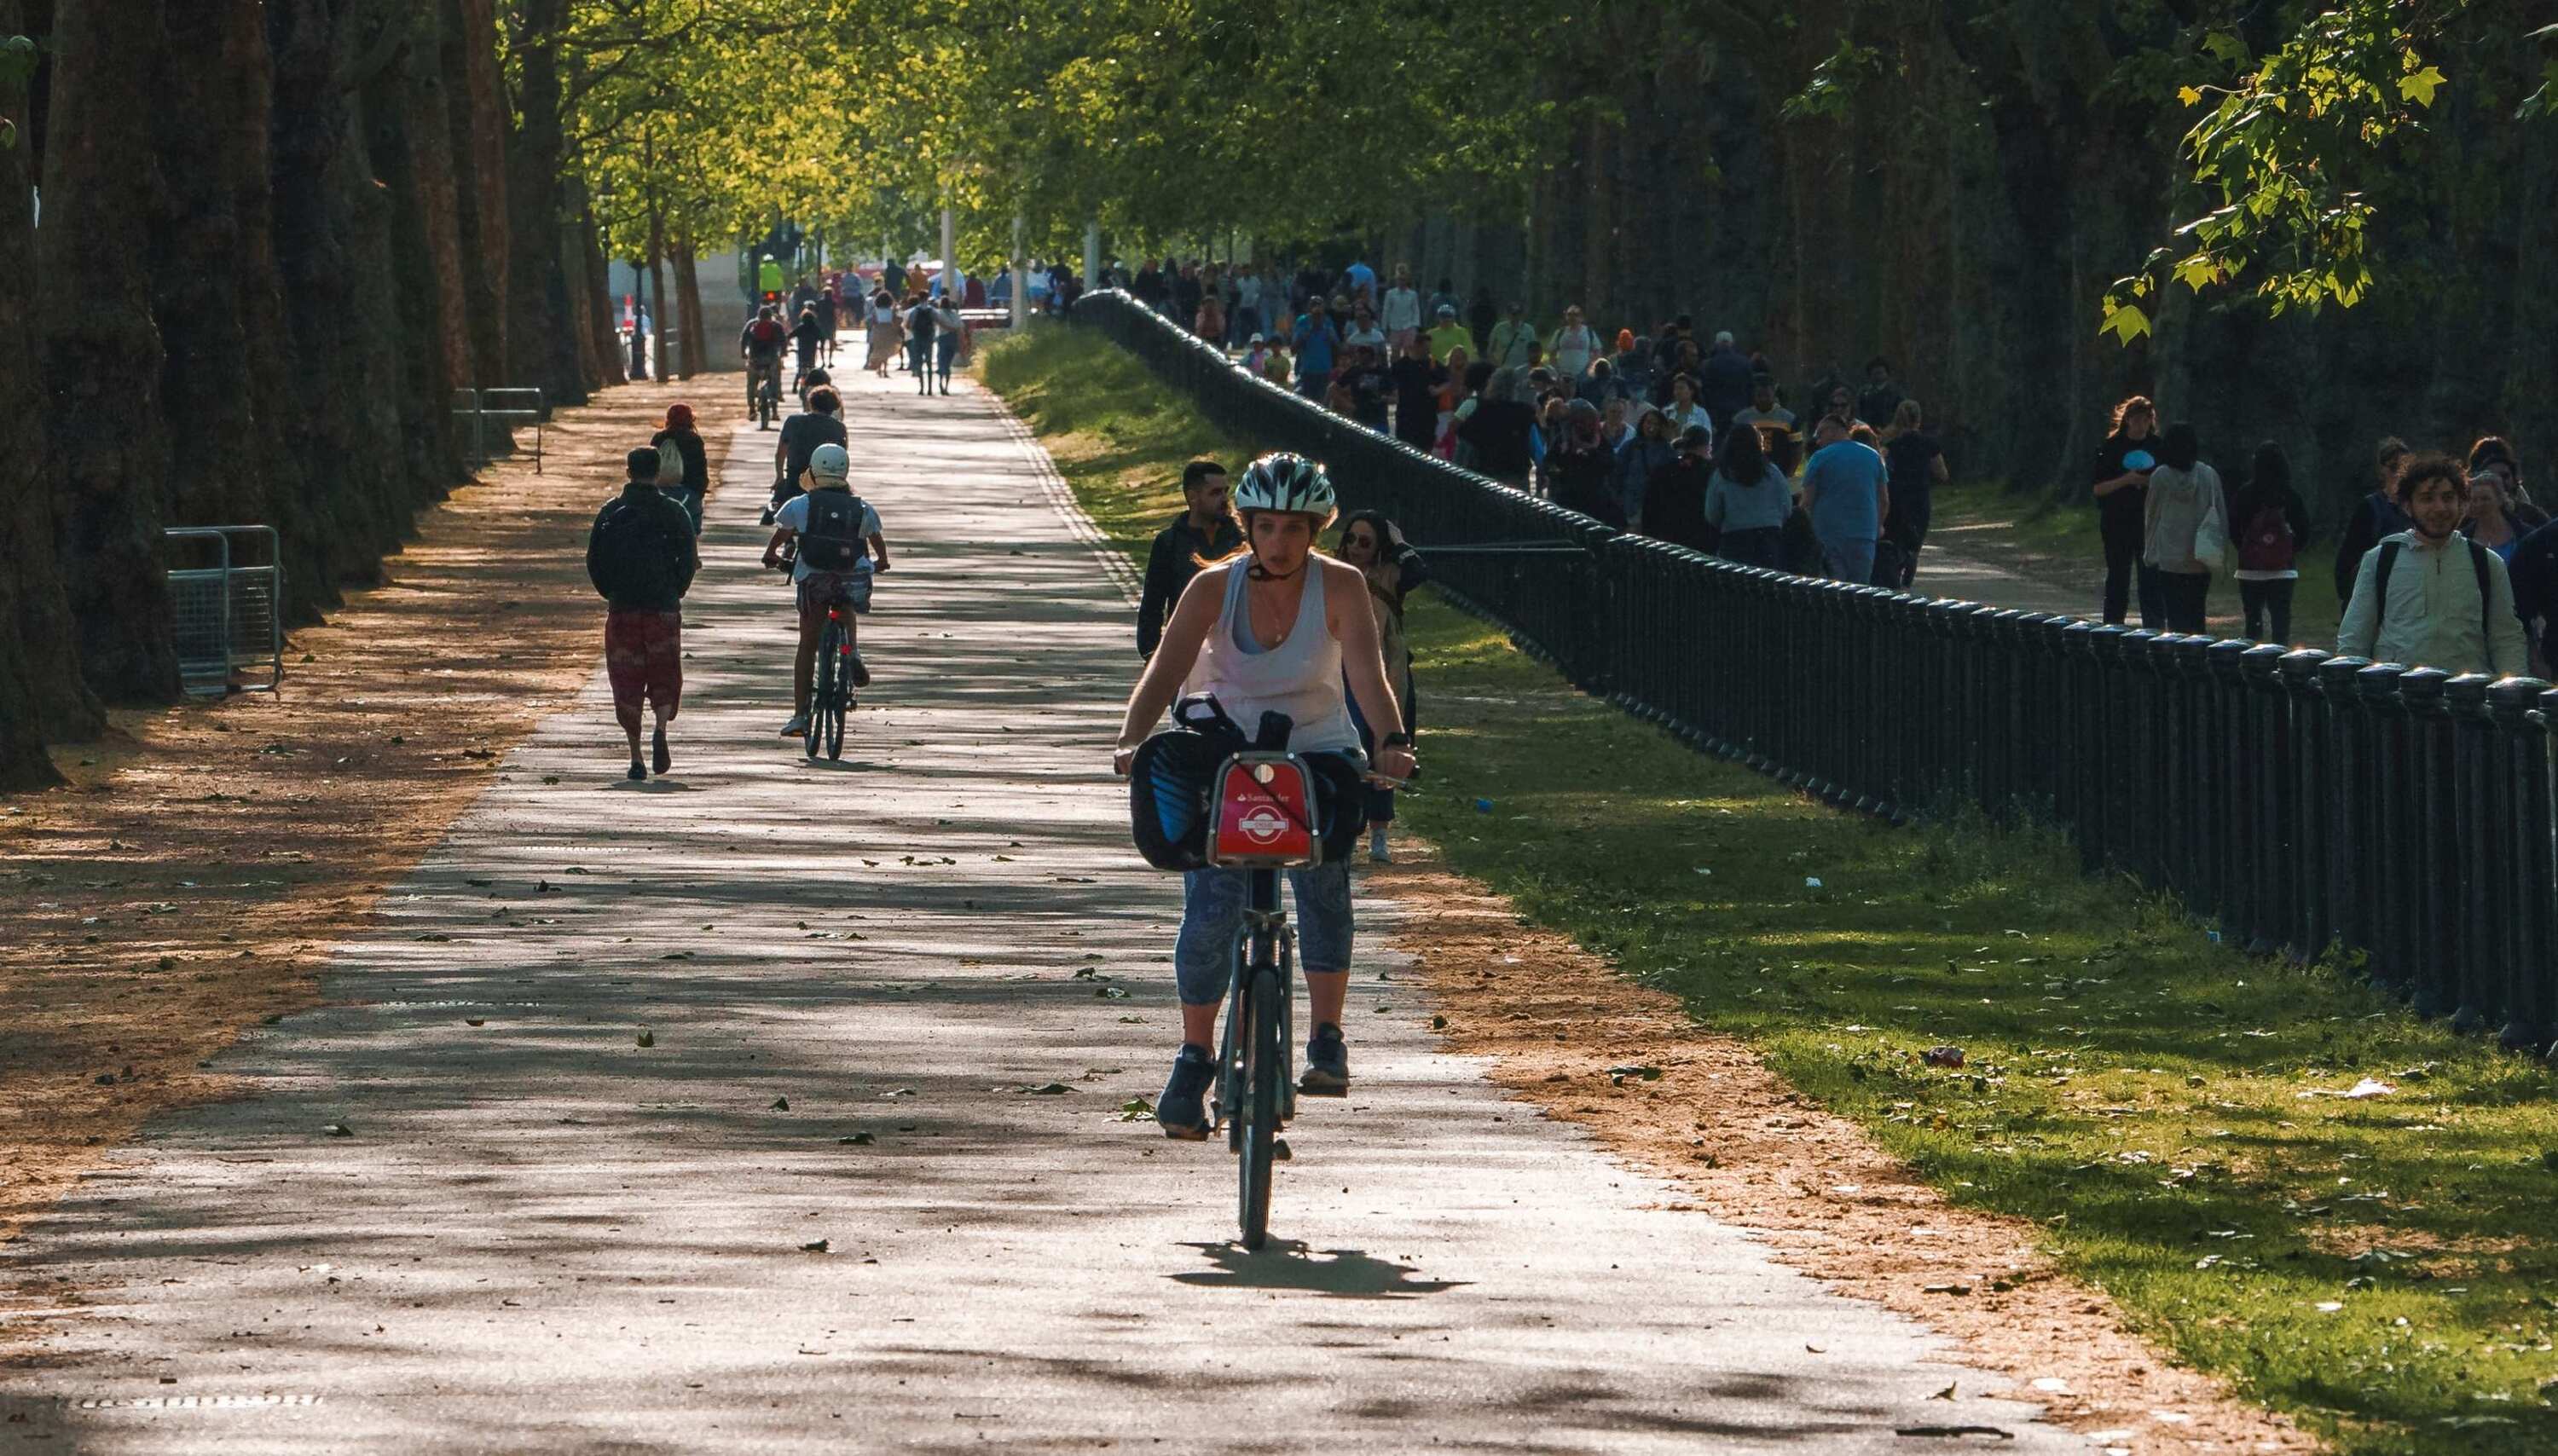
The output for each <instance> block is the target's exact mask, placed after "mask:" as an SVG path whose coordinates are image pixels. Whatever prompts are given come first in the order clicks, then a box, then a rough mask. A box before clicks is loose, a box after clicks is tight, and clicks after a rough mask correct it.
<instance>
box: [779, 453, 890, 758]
mask: <svg viewBox="0 0 2558 1456" xmlns="http://www.w3.org/2000/svg"><path fill="white" fill-rule="evenodd" d="M852 474H853V458H852V457H851V456H850V455H848V454H846V453H845V451H844V448H843V447H842V446H840V445H821V446H818V447H817V449H816V450H815V452H813V453H812V454H811V455H810V456H809V457H808V482H809V485H810V487H811V488H810V489H809V491H808V492H807V493H806V494H804V495H795V496H792V497H791V498H790V499H789V500H788V501H787V502H785V503H784V504H783V505H782V509H781V510H779V511H777V512H775V513H774V516H773V527H774V530H773V539H772V540H771V541H769V542H767V543H766V544H765V547H764V564H765V565H766V566H768V567H778V566H780V565H782V547H783V546H785V545H787V544H789V543H790V542H792V541H794V540H795V541H797V542H798V543H799V550H798V558H797V560H795V561H793V562H792V563H791V565H790V582H791V586H792V591H793V595H794V596H796V597H797V600H798V607H799V650H798V653H797V655H796V656H794V657H793V658H792V659H791V662H790V702H791V713H790V722H789V723H788V724H786V725H784V726H783V728H782V736H783V737H785V738H796V737H800V736H803V735H805V734H806V733H807V731H808V687H809V682H810V680H811V679H813V678H814V677H815V676H816V667H817V639H818V638H819V637H822V636H824V635H825V632H826V610H827V608H828V607H831V606H833V605H834V604H835V603H836V602H839V601H840V602H843V603H845V604H846V605H848V606H850V607H851V608H852V609H851V610H850V611H847V612H846V613H845V614H844V639H845V643H846V645H847V646H848V647H849V648H850V649H851V658H850V663H849V665H850V666H851V668H852V670H853V686H854V687H856V688H867V687H869V686H870V685H871V670H870V666H869V665H868V664H867V663H865V662H863V661H862V654H861V643H860V639H859V636H858V634H857V632H856V629H855V618H856V617H857V616H859V615H861V614H862V613H865V612H867V611H869V610H870V609H871V581H872V576H873V573H875V572H884V571H887V570H888V537H887V536H886V535H885V534H883V533H882V531H881V529H880V518H879V512H878V511H876V510H874V509H872V508H871V504H870V502H869V501H866V500H864V499H862V498H861V497H860V496H858V495H855V494H854V493H853V483H852Z"/></svg>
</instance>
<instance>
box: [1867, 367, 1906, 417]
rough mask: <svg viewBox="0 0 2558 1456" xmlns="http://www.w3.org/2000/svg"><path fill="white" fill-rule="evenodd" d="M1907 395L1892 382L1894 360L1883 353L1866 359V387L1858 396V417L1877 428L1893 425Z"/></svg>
mask: <svg viewBox="0 0 2558 1456" xmlns="http://www.w3.org/2000/svg"><path fill="white" fill-rule="evenodd" d="M1904 397H1905V396H1904V395H1903V394H1902V393H1901V386H1900V385H1898V384H1895V383H1893V382H1892V361H1891V360H1890V359H1887V358H1885V357H1884V356H1883V355H1881V354H1876V355H1875V356H1874V357H1873V358H1870V359H1868V360H1866V361H1865V388H1864V389H1863V390H1861V391H1859V392H1858V394H1857V396H1856V417H1857V419H1858V420H1859V421H1860V422H1862V423H1864V424H1868V425H1872V426H1873V427H1874V428H1875V429H1877V430H1882V429H1887V428H1889V427H1890V426H1891V424H1892V421H1893V418H1894V417H1895V416H1897V415H1899V414H1900V413H1901V401H1902V400H1903V398H1904Z"/></svg>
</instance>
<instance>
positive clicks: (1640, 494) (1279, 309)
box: [1124, 258, 1947, 588]
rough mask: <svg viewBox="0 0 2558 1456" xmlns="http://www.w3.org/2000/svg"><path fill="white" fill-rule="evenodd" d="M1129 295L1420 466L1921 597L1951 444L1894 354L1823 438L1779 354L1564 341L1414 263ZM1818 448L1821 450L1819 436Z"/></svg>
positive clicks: (1570, 335) (1202, 267)
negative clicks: (1406, 450)
mask: <svg viewBox="0 0 2558 1456" xmlns="http://www.w3.org/2000/svg"><path fill="white" fill-rule="evenodd" d="M1124 284H1125V287H1126V288H1127V289H1128V291H1129V293H1130V294H1132V295H1133V296H1134V297H1136V298H1137V299H1138V300H1139V301H1141V302H1143V303H1145V304H1147V305H1148V306H1150V307H1152V308H1154V309H1155V310H1156V311H1157V312H1159V313H1163V314H1165V315H1168V316H1169V317H1171V318H1173V319H1174V320H1176V321H1177V322H1180V323H1182V324H1183V325H1184V327H1186V328H1188V329H1190V330H1191V331H1193V332H1195V333H1197V334H1198V335H1199V336H1200V337H1202V338H1205V339H1208V340H1209V341H1210V342H1213V343H1216V344H1218V345H1220V346H1222V347H1225V348H1227V349H1228V350H1230V351H1236V352H1239V354H1240V364H1241V367H1243V368H1245V369H1247V370H1249V371H1251V372H1253V373H1254V374H1256V375H1258V376H1260V377H1262V378H1264V379H1267V380H1269V381H1270V382H1271V383H1272V384H1274V385H1277V386H1278V387H1280V388H1283V389H1292V390H1294V391H1296V392H1297V393H1299V394H1301V395H1303V396H1305V397H1306V398H1308V399H1310V400H1313V401H1315V402H1317V403H1319V404H1322V405H1324V406H1326V407H1327V408H1329V409H1331V410H1333V411H1334V412H1335V413H1338V414H1340V415H1343V416H1345V417H1347V418H1349V419H1351V420H1355V421H1357V422H1358V423H1360V424H1362V425H1364V426H1366V427H1368V428H1369V429H1372V430H1375V431H1377V432H1378V433H1379V434H1386V435H1391V436H1393V437H1394V438H1396V439H1398V440H1401V441H1402V442H1403V443H1405V444H1407V445H1409V446H1411V447H1413V448H1414V449H1416V450H1421V451H1426V452H1429V453H1430V454H1433V455H1436V456H1438V457H1439V458H1440V459H1442V460H1447V461H1450V462H1453V463H1457V464H1461V465H1464V466H1466V467H1468V468H1470V469H1475V470H1479V471H1481V472H1483V473H1485V474H1488V475H1491V476H1493V477H1495V478H1497V479H1502V480H1506V481H1509V482H1511V483H1513V484H1517V485H1520V486H1522V487H1524V488H1527V489H1530V490H1532V491H1535V492H1536V493H1538V494H1540V495H1544V496H1546V497H1548V498H1550V499H1552V500H1554V501H1555V502H1557V503H1558V504H1561V505H1565V506H1568V507H1570V508H1571V509H1573V510H1577V511H1581V512H1583V513H1584V514H1587V515H1590V516H1592V517H1595V518H1597V519H1599V520H1602V521H1605V522H1607V523H1608V524H1610V525H1614V526H1619V527H1623V528H1626V529H1631V530H1638V531H1641V532H1642V533H1644V534H1646V535H1649V536H1653V537H1656V538H1658V539H1661V540H1664V541H1668V542H1670V543H1672V544H1673V545H1678V546H1684V547H1688V548H1690V549H1693V550H1697V551H1702V552H1708V553H1712V554H1718V555H1722V556H1725V557H1728V558H1730V559H1732V560H1735V561H1741V562H1746V563H1748V564H1750V565H1753V566H1767V567H1772V568H1778V569H1784V570H1791V571H1797V572H1802V573H1805V574H1809V575H1819V576H1830V577H1835V578H1839V579H1841V580H1849V581H1856V582H1860V583H1863V582H1871V583H1874V584H1876V585H1880V586H1887V587H1893V588H1906V587H1908V586H1910V585H1911V583H1912V581H1913V580H1914V579H1915V577H1916V575H1917V571H1918V562H1919V550H1920V548H1921V546H1923V544H1924V543H1925V540H1926V536H1927V527H1928V522H1929V517H1930V515H1931V505H1932V502H1933V498H1934V491H1935V487H1936V485H1937V484H1938V483H1939V482H1941V481H1943V480H1944V479H1945V478H1946V477H1947V470H1946V465H1945V458H1944V452H1943V450H1942V449H1941V448H1940V447H1939V446H1938V445H1937V443H1936V440H1935V438H1934V437H1933V436H1932V435H1930V434H1929V433H1928V431H1927V429H1926V423H1925V415H1924V413H1923V411H1922V410H1921V409H1920V407H1919V403H1918V402H1917V401H1915V400H1912V399H1910V398H1909V397H1907V396H1906V395H1905V394H1903V392H1902V391H1901V389H1900V387H1899V385H1898V384H1896V383H1895V382H1894V380H1893V372H1892V365H1891V363H1890V361H1889V360H1887V359H1883V358H1880V357H1878V358H1875V359H1872V360H1869V361H1868V363H1867V366H1866V378H1865V382H1864V384H1863V387H1862V388H1851V387H1850V386H1849V385H1848V384H1847V383H1846V382H1845V381H1843V380H1824V381H1822V382H1821V383H1819V384H1817V385H1815V386H1814V387H1813V388H1812V390H1811V392H1810V396H1809V397H1810V398H1811V399H1813V400H1815V401H1817V406H1816V413H1815V415H1814V418H1813V423H1812V424H1811V426H1810V427H1809V429H1808V431H1806V430H1805V428H1804V427H1803V426H1802V425H1801V424H1800V422H1799V421H1798V418H1797V416H1796V414H1795V412H1794V411H1792V410H1790V409H1788V408H1786V407H1785V406H1784V405H1783V404H1782V403H1780V400H1781V398H1782V397H1783V393H1784V391H1783V389H1782V387H1781V386H1780V385H1779V384H1778V382H1777V378H1776V367H1775V365H1774V364H1772V363H1771V362H1770V360H1769V358H1768V356H1767V355H1766V354H1765V353H1764V352H1744V351H1743V350H1742V348H1741V347H1740V345H1739V344H1738V343H1737V342H1736V340H1735V339H1734V336H1733V335H1732V333H1730V332H1729V331H1721V332H1717V333H1715V334H1713V335H1712V336H1711V337H1708V336H1706V335H1705V334H1704V333H1703V332H1702V331H1700V330H1699V329H1698V328H1697V326H1696V323H1695V321H1694V319H1693V318H1692V317H1691V316H1688V315H1680V316H1678V317H1677V318H1674V319H1671V320H1668V321H1666V322H1664V323H1662V324H1660V325H1658V326H1656V327H1652V328H1649V329H1648V330H1647V331H1644V332H1639V333H1638V332H1636V331H1634V329H1632V328H1623V329H1619V330H1617V331H1615V332H1614V333H1611V332H1609V331H1606V330H1605V329H1603V328H1601V327H1599V326H1596V325H1593V324H1592V323H1591V322H1590V320H1589V318H1588V317H1587V315H1586V314H1585V313H1584V311H1583V310H1582V309H1580V308H1579V307H1577V306H1575V307H1572V308H1567V309H1565V310H1564V312H1563V316H1562V321H1561V323H1560V324H1559V325H1557V326H1555V327H1554V328H1552V329H1546V328H1543V327H1541V326H1539V325H1538V324H1536V323H1535V322H1533V321H1532V320H1530V318H1529V317H1528V312H1527V308H1526V306H1525V305H1524V304H1518V303H1513V304H1511V305H1510V306H1509V307H1508V308H1507V309H1506V310H1501V309H1499V308H1497V307H1496V306H1495V305H1494V303H1493V299H1492V293H1491V292H1490V290H1489V289H1485V288H1478V289H1477V290H1476V291H1475V294H1474V297H1473V298H1472V300H1470V301H1462V302H1461V301H1460V299H1459V298H1458V296H1457V293H1456V290H1455V287H1454V285H1453V284H1452V282H1451V281H1450V280H1448V279H1444V278H1443V279H1440V280H1439V281H1438V283H1437V284H1436V286H1435V287H1433V288H1431V289H1429V290H1427V291H1425V290H1423V289H1422V288H1421V287H1420V285H1419V284H1418V283H1417V282H1416V281H1415V280H1414V278H1413V275H1412V270H1411V268H1410V267H1409V266H1408V265H1402V264H1398V265H1396V266H1395V268H1394V269H1393V271H1392V273H1391V275H1390V276H1388V277H1384V278H1380V277H1379V275H1378V274H1377V271H1376V270H1375V269H1374V268H1371V267H1370V266H1368V265H1367V264H1366V263H1364V262H1354V263H1352V264H1351V265H1350V267H1348V268H1346V269H1343V270H1342V271H1341V272H1340V273H1338V274H1334V273H1331V272H1329V271H1327V270H1325V269H1322V268H1318V267H1311V266H1310V267H1307V268H1304V269H1301V270H1298V271H1297V272H1295V273H1293V274H1291V273H1285V272H1282V271H1281V270H1280V269H1278V268H1277V267H1276V266H1275V265H1274V266H1266V267H1261V268H1252V267H1237V268H1224V269H1220V268H1218V267H1216V266H1215V265H1213V264H1200V263H1196V262H1181V261H1177V260H1175V259H1171V258H1166V259H1164V260H1163V261H1162V262H1161V263H1160V264H1157V263H1152V262H1149V263H1146V264H1144V265H1142V266H1141V267H1139V268H1138V269H1137V270H1136V271H1135V273H1134V274H1133V275H1131V276H1128V277H1127V278H1126V279H1124ZM1807 437H1808V438H1807Z"/></svg>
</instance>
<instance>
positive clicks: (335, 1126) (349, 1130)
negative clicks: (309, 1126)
mask: <svg viewBox="0 0 2558 1456" xmlns="http://www.w3.org/2000/svg"><path fill="white" fill-rule="evenodd" d="M320 1130H321V1131H323V1132H326V1133H328V1134H329V1135H330V1136H332V1137H353V1136H355V1128H353V1127H350V1126H348V1125H346V1124H344V1123H332V1124H330V1125H328V1126H326V1127H323V1128H321V1129H320Z"/></svg>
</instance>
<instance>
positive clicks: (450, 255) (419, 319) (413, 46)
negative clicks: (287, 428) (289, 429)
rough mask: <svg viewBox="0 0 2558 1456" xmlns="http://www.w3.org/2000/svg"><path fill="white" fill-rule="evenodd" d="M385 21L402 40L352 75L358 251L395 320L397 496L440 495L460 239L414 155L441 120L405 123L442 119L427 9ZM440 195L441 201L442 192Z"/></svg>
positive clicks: (453, 467)
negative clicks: (380, 281) (366, 185)
mask: <svg viewBox="0 0 2558 1456" xmlns="http://www.w3.org/2000/svg"><path fill="white" fill-rule="evenodd" d="M376 3H379V0H376ZM391 23H392V24H396V25H399V26H401V27H403V28H404V34H405V35H406V37H407V44H405V45H403V46H402V47H401V49H400V51H399V52H398V54H397V55H396V57H395V58H393V59H391V60H389V62H388V64H386V65H382V66H380V67H379V68H378V69H376V70H374V71H373V73H371V74H370V75H365V76H358V77H355V79H356V80H357V81H358V83H359V88H358V90H357V92H356V96H357V102H356V105H357V115H358V117H359V119H360V124H359V127H358V131H357V135H359V136H361V137H362V138H363V140H364V150H363V156H364V159H365V161H366V162H367V163H368V164H369V165H370V170H371V174H372V180H373V184H374V186H373V190H372V198H373V201H374V202H375V206H374V207H373V208H371V209H367V211H366V213H365V216H366V218H367V219H369V218H370V217H371V216H374V215H378V216H379V217H380V219H381V221H382V224H383V229H384V230H383V233H382V235H381V237H380V239H379V246H378V247H376V246H373V245H372V240H371V239H370V238H367V240H366V242H367V247H366V251H367V252H370V253H373V254H374V256H375V257H376V258H377V259H378V261H380V262H381V263H383V264H385V265H386V267H387V274H386V280H385V281H386V282H387V283H388V284H389V287H388V290H387V291H388V294H389V303H390V314H391V317H392V318H393V319H394V320H396V321H397V322H396V325H395V327H394V329H393V331H391V333H390V334H389V335H388V337H387V338H385V339H384V340H383V342H384V343H385V344H386V345H387V348H386V349H385V353H386V355H387V362H388V363H389V364H390V366H391V370H392V372H391V375H390V379H391V386H390V390H391V400H392V403H393V404H394V406H395V407H396V409H397V412H398V416H399V431H400V433H399V436H398V445H397V449H398V452H399V459H400V460H401V461H402V462H403V463H405V465H406V469H405V470H404V471H403V472H402V473H403V475H404V476H405V479H404V480H403V481H402V485H403V487H404V488H403V489H402V491H401V494H400V497H399V503H400V505H401V506H402V507H406V506H408V505H412V504H414V503H417V502H419V501H421V500H428V499H434V498H436V497H438V496H441V495H442V494H443V493H444V491H445V490H446V489H447V488H449V487H450V486H451V485H452V483H453V481H454V480H455V479H456V478H458V477H459V476H460V475H461V474H462V473H463V471H462V466H461V462H460V457H459V456H458V455H457V454H456V452H455V449H454V446H453V440H452V420H453V406H452V401H453V384H454V376H453V374H452V373H451V372H450V371H449V369H448V366H447V363H446V360H447V358H448V357H449V351H450V350H454V349H458V347H459V344H458V342H457V341H456V339H455V337H454V335H455V333H456V332H457V331H456V330H454V329H453V328H452V327H451V325H450V324H449V322H448V316H449V315H450V314H452V313H453V312H454V309H453V306H452V305H450V304H448V303H447V300H448V299H449V298H451V297H452V294H451V293H450V292H448V290H447V280H448V279H449V278H453V277H455V276H456V275H458V274H459V273H460V271H461V270H460V263H461V259H460V252H461V244H460V242H459V240H458V237H457V235H456V234H455V232H454V230H453V219H452V215H451V212H450V211H449V210H446V211H443V212H439V211H438V210H437V205H438V199H437V197H436V195H435V186H436V180H435V178H434V176H433V173H434V171H435V168H436V166H437V165H438V164H437V163H436V162H432V161H429V160H428V159H426V158H425V157H423V156H421V153H422V152H423V151H424V150H425V147H423V146H421V142H425V141H428V140H430V139H433V138H437V137H441V136H443V135H444V133H445V131H446V128H444V127H442V126H436V127H430V128H427V129H426V130H425V131H424V132H423V133H420V132H419V131H416V130H414V129H413V128H412V122H413V121H414V120H415V119H416V118H419V117H421V116H425V115H430V114H434V115H437V117H438V119H439V120H441V119H442V118H441V114H440V113H441V112H442V110H443V108H442V107H441V106H430V105H429V102H430V101H431V100H434V99H436V98H434V97H433V96H432V91H431V87H432V84H433V79H432V78H433V75H434V70H433V66H432V57H433V56H434V54H435V52H434V47H433V44H432V43H433V40H434V33H433V30H432V27H433V25H434V12H433V11H431V10H430V11H422V12H418V13H416V14H414V15H412V16H409V17H406V18H404V19H401V20H398V21H394V22H391ZM421 47H422V49H423V55H421V54H420V49H421ZM420 92H426V93H427V94H423V95H422V94H420ZM443 200H444V203H445V205H446V206H447V207H448V208H449V206H450V199H449V198H447V199H443ZM368 230H369V229H368ZM402 514H403V517H404V516H405V510H403V512H402ZM407 525H408V522H407V521H406V520H405V519H404V518H403V519H402V520H401V521H400V523H399V526H400V532H399V533H400V535H401V536H403V537H404V536H406V534H407Z"/></svg>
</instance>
